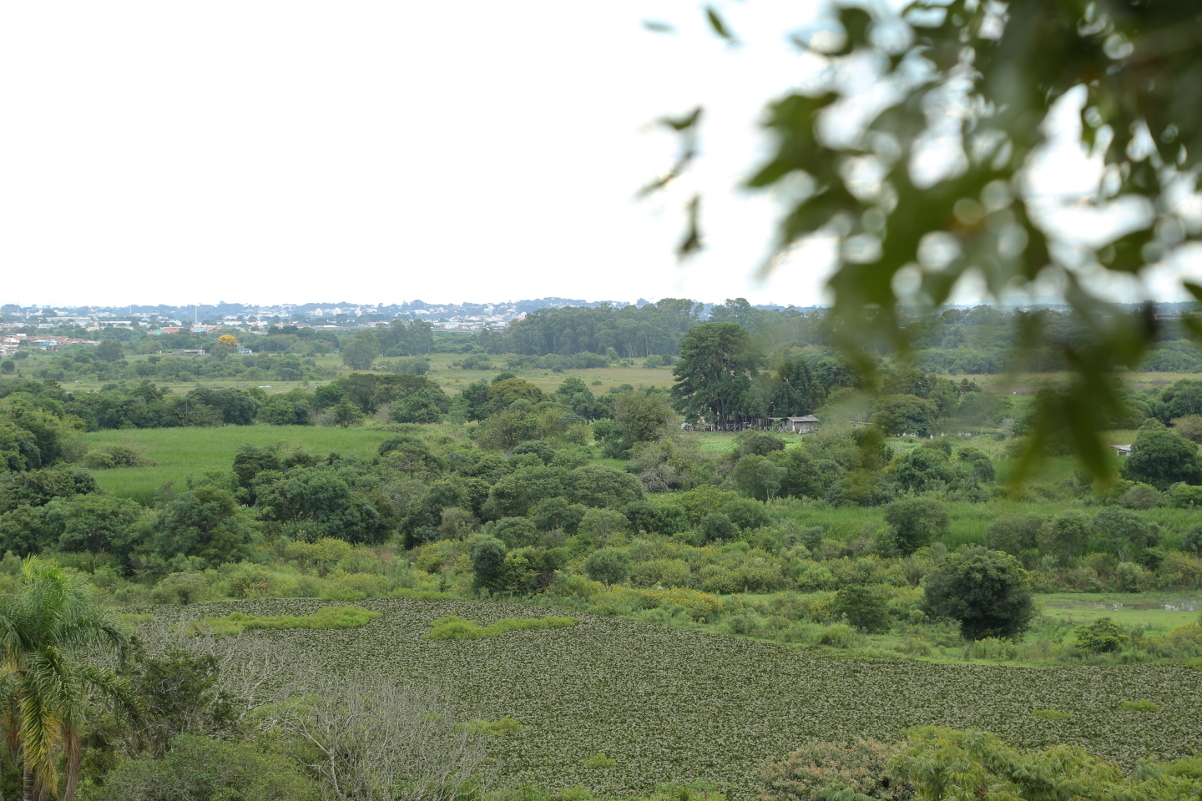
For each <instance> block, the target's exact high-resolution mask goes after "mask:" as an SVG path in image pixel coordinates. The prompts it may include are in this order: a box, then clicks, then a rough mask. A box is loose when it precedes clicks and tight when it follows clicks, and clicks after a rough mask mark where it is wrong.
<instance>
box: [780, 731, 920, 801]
mask: <svg viewBox="0 0 1202 801" xmlns="http://www.w3.org/2000/svg"><path fill="white" fill-rule="evenodd" d="M901 749H902V744H901V743H882V742H879V741H877V740H855V741H853V742H849V743H842V744H835V743H823V742H812V743H807V744H806V745H804V746H802V747H801V748H799V749H797V750H796V751H794V752H793V753H791V754H789V756H787V757H785V759H783V760H782V761H780V762H776V763H773V764H771V765H769V766H768V767H767V768H766V769H765V770H764V786H763V789H762V790H761V792H760V796H759V798H760V801H822V799H826V798H827V797H828V792H829V791H832V790H839V789H844V788H846V789H848V790H851V791H852V792H853V793H859V794H862V795H863V796H867V797H868V798H871V799H884V800H885V801H906V799H910V798H913V797H914V789H913V787H912V786H911V785H909V784H907V783H906V782H904V781H902V780H900V779H899V778H897V776H896V775H894V774H893V773H892V772H891V771H890V769H889V760H890V759H891V758H892V757H893V756H894V755H896V754H898V753H900V751H901ZM847 797H848V798H851V797H852V796H851V795H850V794H849V795H848V796H847ZM856 797H857V798H858V797H860V796H856Z"/></svg>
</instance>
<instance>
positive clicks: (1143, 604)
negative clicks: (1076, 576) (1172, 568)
mask: <svg viewBox="0 0 1202 801" xmlns="http://www.w3.org/2000/svg"><path fill="white" fill-rule="evenodd" d="M1036 598H1037V599H1038V602H1039V604H1040V608H1041V610H1042V613H1043V616H1044V617H1045V618H1047V619H1048V620H1050V621H1055V622H1057V623H1063V624H1065V625H1078V624H1082V623H1092V622H1093V621H1095V620H1097V619H1098V618H1100V617H1108V618H1110V619H1111V620H1113V621H1114V622H1116V623H1118V624H1119V625H1121V626H1127V627H1136V626H1138V627H1140V628H1143V629H1144V630H1146V631H1149V632H1154V633H1164V632H1166V631H1169V630H1171V629H1173V628H1175V627H1177V626H1184V625H1186V624H1187V623H1193V622H1195V621H1197V620H1198V619H1199V614H1198V613H1199V612H1202V598H1199V597H1198V596H1196V595H1181V594H1177V593H1156V592H1141V593H1122V592H1057V593H1049V594H1046V595H1039V596H1036Z"/></svg>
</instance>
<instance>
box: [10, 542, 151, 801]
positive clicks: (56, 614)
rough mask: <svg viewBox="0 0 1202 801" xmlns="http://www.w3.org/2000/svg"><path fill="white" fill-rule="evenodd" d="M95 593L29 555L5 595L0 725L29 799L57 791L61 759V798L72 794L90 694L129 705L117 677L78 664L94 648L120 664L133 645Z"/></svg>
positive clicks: (67, 799)
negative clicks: (16, 581)
mask: <svg viewBox="0 0 1202 801" xmlns="http://www.w3.org/2000/svg"><path fill="white" fill-rule="evenodd" d="M90 589H91V588H90V587H89V586H88V585H87V584H86V583H85V582H84V581H83V580H82V579H81V578H80V577H79V576H75V575H70V574H67V573H65V572H63V571H62V570H61V569H60V568H58V567H57V566H55V565H52V564H48V563H46V562H43V561H41V560H40V559H38V558H37V557H30V558H28V559H26V560H25V563H24V564H23V565H22V567H21V582H20V584H19V585H18V586H17V590H16V592H14V593H12V594H10V595H9V596H8V597H5V598H0V726H2V727H3V729H4V732H5V735H6V738H7V740H8V744H9V750H10V752H11V753H12V755H13V758H14V759H15V760H16V761H17V762H18V763H19V764H20V766H21V771H22V778H23V798H24V799H25V801H35V799H43V798H46V797H48V796H49V794H50V793H54V792H57V791H58V779H59V776H58V770H57V764H58V760H59V757H63V758H64V767H65V769H64V778H65V782H64V787H63V790H62V793H61V794H60V796H59V797H60V799H62V801H71V799H72V798H73V797H74V795H75V788H76V785H77V784H78V781H79V767H80V760H81V757H82V756H83V752H82V746H81V742H80V729H81V723H82V716H83V711H84V707H85V703H86V699H85V691H86V690H87V689H89V688H92V689H96V690H99V691H101V692H102V693H105V694H107V695H111V696H114V697H116V698H118V699H119V700H121V701H123V702H125V704H126V705H128V700H129V698H128V693H127V692H126V691H125V690H124V688H123V683H122V682H121V680H120V679H118V677H117V676H116V674H115V673H113V672H112V671H111V670H107V669H105V668H103V667H99V666H96V665H91V664H88V663H86V662H83V661H80V659H79V656H80V654H81V652H82V651H83V650H84V649H87V648H90V647H93V646H102V647H106V648H111V649H114V650H115V651H116V653H117V655H118V658H119V659H120V658H123V657H124V655H125V650H126V646H127V645H128V640H127V638H126V636H125V635H124V634H123V633H122V632H121V631H120V630H118V629H117V627H116V623H115V621H114V620H113V619H112V618H111V617H110V616H109V615H108V614H107V613H105V612H104V611H103V610H101V609H99V608H97V607H96V606H95V604H94V603H93V602H92V598H91V592H90Z"/></svg>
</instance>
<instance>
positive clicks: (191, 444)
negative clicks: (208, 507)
mask: <svg viewBox="0 0 1202 801" xmlns="http://www.w3.org/2000/svg"><path fill="white" fill-rule="evenodd" d="M388 436H389V434H388V432H386V431H385V430H383V429H381V428H376V427H355V428H325V427H320V426H268V425H254V426H224V427H221V428H145V429H133V430H120V431H95V432H92V433H90V434H85V435H84V442H85V443H86V444H87V445H88V447H89V448H95V449H99V448H104V447H106V446H110V445H124V446H126V447H130V448H133V449H134V450H135V451H137V452H138V453H139V454H141V455H142V456H144V457H147V458H150V459H153V460H154V461H155V462H156V464H154V465H148V466H145V467H118V468H114V469H111V470H96V471H94V475H95V476H96V482H97V483H98V484H99V485H100V488H101V489H103V490H104V491H105V492H110V493H112V494H114V495H118V496H121V497H123V498H131V499H133V500H135V501H138V502H139V503H143V504H149V503H150V502H151V501H152V500H153V498H154V493H155V490H157V489H158V488H159V487H161V486H162V485H164V484H167V483H172V482H174V484H175V487H176V489H177V490H179V489H182V488H183V487H184V486H185V485H186V484H187V480H188V476H194V477H196V478H198V479H199V478H200V477H201V476H203V475H204V473H205V471H207V470H223V471H228V470H229V469H230V467H231V466H232V465H233V461H234V453H235V451H237V449H238V446H239V445H240V444H242V443H248V444H251V445H255V446H257V447H263V446H265V445H277V444H282V445H283V446H284V448H285V449H293V450H307V451H309V452H310V453H315V454H326V453H340V454H342V455H343V456H358V457H360V458H370V457H371V456H374V455H375V453H376V450H377V449H378V448H379V447H380V443H381V442H383V441H384V440H385V439H386V438H387V437H388Z"/></svg>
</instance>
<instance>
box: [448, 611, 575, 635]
mask: <svg viewBox="0 0 1202 801" xmlns="http://www.w3.org/2000/svg"><path fill="white" fill-rule="evenodd" d="M579 622H580V621H579V620H578V619H577V618H574V617H543V618H518V617H507V618H502V619H501V620H497V621H495V622H493V623H490V624H488V625H487V626H478V625H476V624H475V623H473V622H472V621H470V620H464V619H463V618H461V617H457V616H455V615H448V616H447V617H440V618H439V619H438V620H435V621H434V622H433V623H432V624H431V625H432V626H433V630H432V631H431V632H430V633H429V634H426V635H425V637H426V639H428V640H479V639H483V638H484V637H496V636H497V635H499V634H506V633H508V632H511V631H540V630H543V629H563V628H567V627H569V626H575V625H576V624H577V623H579Z"/></svg>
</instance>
